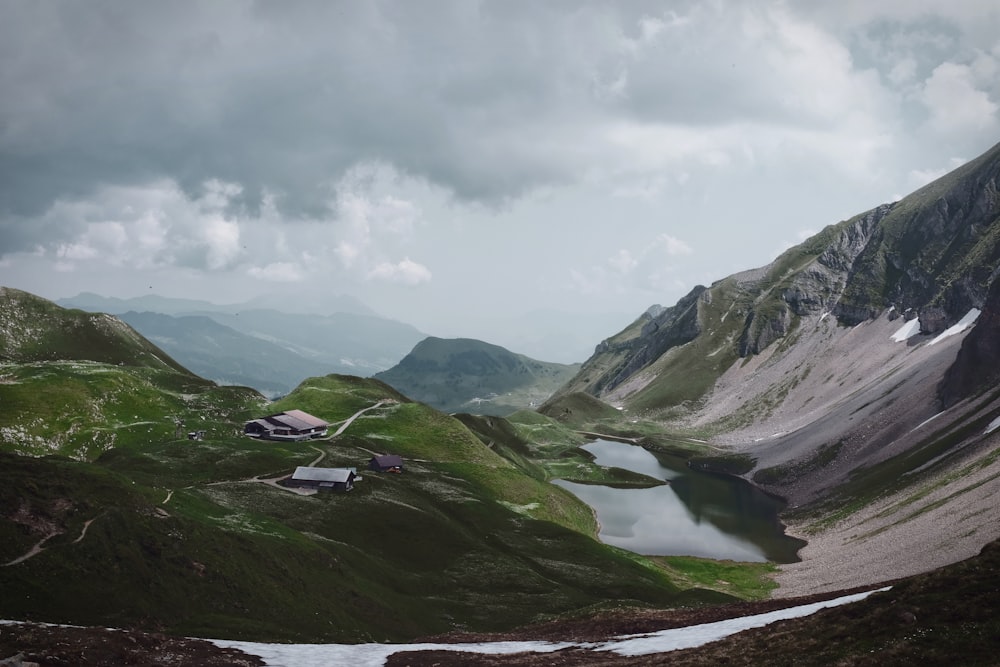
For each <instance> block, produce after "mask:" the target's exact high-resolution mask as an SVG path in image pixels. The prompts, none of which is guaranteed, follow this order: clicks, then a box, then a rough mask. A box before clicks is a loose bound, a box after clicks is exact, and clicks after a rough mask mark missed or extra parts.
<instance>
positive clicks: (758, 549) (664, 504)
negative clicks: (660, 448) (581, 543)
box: [553, 440, 805, 563]
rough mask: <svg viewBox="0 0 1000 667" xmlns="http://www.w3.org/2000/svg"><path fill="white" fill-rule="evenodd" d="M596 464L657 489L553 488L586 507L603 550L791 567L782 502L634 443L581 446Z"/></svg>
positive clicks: (794, 546)
mask: <svg viewBox="0 0 1000 667" xmlns="http://www.w3.org/2000/svg"><path fill="white" fill-rule="evenodd" d="M582 449H584V450H586V451H587V452H589V453H590V454H592V455H593V456H594V457H595V459H594V462H595V463H597V464H598V465H602V466H608V467H617V468H623V469H625V470H630V471H632V472H636V473H640V474H643V475H646V476H648V477H651V478H653V479H656V480H661V481H662V482H663V484H660V485H658V486H652V487H649V488H618V487H612V486H605V485H599V484H580V483H577V482H569V481H566V480H561V479H560V480H554V481H553V483H554V484H556V485H558V486H560V487H562V488H564V489H566V490H567V491H569V492H570V493H572V494H573V495H575V496H577V497H578V498H579V499H580V500H582V501H583V502H585V503H587V504H588V505H590V506H591V507H592V508H593V509H594V512H595V513H596V515H597V520H598V521H599V522H600V526H601V529H600V533H599V538H600V539H601V541H602V542H605V543H606V544H611V545H613V546H616V547H620V548H622V549H627V550H629V551H633V552H636V553H639V554H643V555H648V556H699V557H702V558H711V559H714V560H733V561H744V562H764V561H771V562H774V563H794V562H796V561H798V560H799V557H798V550H799V549H801V548H802V547H803V546H804V545H805V542H804V541H803V540H800V539H797V538H794V537H790V536H788V535H786V534H785V532H784V526H783V525H782V524H781V521H780V520H779V519H778V512H780V511H781V509H783V507H784V502H782V501H781V500H780V499H778V498H774V497H772V496H769V495H767V494H766V493H764V492H763V491H761V490H760V489H758V488H757V487H755V486H754V485H752V484H750V483H749V482H747V481H746V480H743V479H740V478H738V477H733V476H730V475H722V474H717V473H710V472H702V471H699V470H694V469H692V468H689V467H688V466H687V463H686V461H685V460H684V459H683V458H680V457H676V456H670V455H668V454H660V453H658V454H655V455H654V454H653V453H652V452H650V451H648V450H646V449H644V448H642V447H641V446H639V445H632V444H627V443H624V442H614V441H610V440H596V441H594V442H591V443H588V444H586V445H584V446H583V447H582Z"/></svg>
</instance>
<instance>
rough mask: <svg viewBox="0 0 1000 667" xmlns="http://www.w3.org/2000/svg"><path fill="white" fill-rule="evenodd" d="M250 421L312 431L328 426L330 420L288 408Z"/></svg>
mask: <svg viewBox="0 0 1000 667" xmlns="http://www.w3.org/2000/svg"><path fill="white" fill-rule="evenodd" d="M249 423H257V424H260V425H261V426H264V427H265V428H266V429H270V428H273V427H274V426H286V427H288V428H290V429H292V430H294V431H310V430H312V429H316V428H326V427H327V426H329V425H330V424H329V422H326V421H323V420H322V419H320V418H319V417H314V416H312V415H311V414H309V413H308V412H303V411H302V410H286V411H285V412H279V413H277V414H274V415H268V416H267V417H262V418H260V419H254V420H253V421H252V422H249Z"/></svg>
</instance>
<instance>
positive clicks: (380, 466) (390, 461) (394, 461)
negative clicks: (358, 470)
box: [368, 454, 403, 472]
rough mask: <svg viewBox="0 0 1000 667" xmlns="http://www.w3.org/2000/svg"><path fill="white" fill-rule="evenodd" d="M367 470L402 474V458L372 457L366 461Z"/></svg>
mask: <svg viewBox="0 0 1000 667" xmlns="http://www.w3.org/2000/svg"><path fill="white" fill-rule="evenodd" d="M368 468H369V469H370V470H374V471H376V472H403V457H402V456H400V455H399V454H382V455H377V456H373V457H372V458H371V460H370V461H368Z"/></svg>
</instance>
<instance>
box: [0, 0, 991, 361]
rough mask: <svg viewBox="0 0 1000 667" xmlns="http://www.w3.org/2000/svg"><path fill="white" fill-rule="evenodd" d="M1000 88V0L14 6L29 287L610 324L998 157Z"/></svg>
mask: <svg viewBox="0 0 1000 667" xmlns="http://www.w3.org/2000/svg"><path fill="white" fill-rule="evenodd" d="M998 106H1000V3H997V2H994V1H993V0H973V1H969V0H950V1H949V2H947V3H945V2H941V1H940V0H934V1H933V2H930V1H923V0H893V1H884V0H883V1H880V2H871V1H869V0H859V1H850V0H848V1H842V2H811V1H810V2H805V1H803V2H795V1H788V2H778V1H774V2H768V1H760V2H756V1H753V0H748V1H746V2H667V1H660V2H639V1H635V2H585V1H583V0H574V1H572V2H570V1H567V2H559V1H548V2H537V1H534V0H530V1H527V0H526V1H523V2H518V1H511V0H495V1H491V0H482V1H480V2H475V1H473V0H455V1H454V2H447V1H444V0H426V1H412V0H398V1H386V2H382V1H372V2H363V1H360V0H351V1H349V2H341V3H337V2H329V1H327V0H323V1H316V2H309V1H301V2H287V1H286V2H253V1H250V0H239V1H235V0H234V1H228V0H213V1H212V2H200V1H199V2H183V1H179V2H152V1H149V2H145V1H132V0H118V1H115V2H102V1H99V0H92V1H88V2H64V1H59V2H48V1H45V0H0V284H3V285H7V286H11V287H17V288H20V289H24V290H27V291H29V292H33V293H35V294H39V295H41V296H44V297H47V298H59V297H67V296H73V295H75V294H77V293H79V292H81V291H92V292H97V293H100V294H104V295H109V296H119V297H129V296H139V295H142V294H149V293H155V294H160V295H165V296H178V297H190V298H202V299H207V300H210V301H215V302H218V303H227V302H237V301H242V300H245V299H249V298H252V297H254V296H257V295H260V294H265V293H289V294H296V295H301V296H302V297H305V298H309V299H313V300H315V301H317V302H319V301H320V300H321V299H322V297H323V295H324V294H349V295H352V296H355V297H357V298H358V299H360V300H361V301H363V302H364V303H366V304H367V305H369V306H370V307H372V308H373V309H375V310H376V311H378V312H380V313H381V314H384V315H387V316H390V317H394V318H396V319H400V320H403V321H406V322H409V323H412V324H414V325H416V326H418V327H419V328H420V329H421V330H423V331H425V332H426V333H429V334H433V335H440V336H459V335H468V336H474V337H479V338H485V339H487V340H490V331H489V330H488V329H489V327H491V326H494V324H492V323H491V324H487V322H488V321H489V322H492V320H493V318H494V317H495V316H497V315H498V314H509V315H510V316H512V317H514V316H518V315H520V314H522V313H526V312H530V311H533V310H537V309H546V310H561V311H564V312H568V313H594V314H597V313H615V314H624V318H625V319H624V321H622V322H621V323H620V324H621V326H615V327H613V328H612V330H608V331H605V332H603V333H602V334H601V336H602V337H603V336H606V335H611V334H613V333H615V331H617V330H618V329H620V328H622V327H623V326H625V325H626V324H628V321H629V320H630V319H631V318H632V317H634V316H637V315H638V314H640V313H641V312H642V311H644V310H645V309H646V308H647V307H648V306H649V305H651V304H654V303H660V304H663V305H672V304H673V303H675V302H676V301H677V299H678V298H680V297H681V296H683V295H684V294H686V293H687V292H688V291H689V290H690V289H691V288H692V287H694V286H695V285H697V284H706V285H707V284H710V283H711V282H713V281H715V280H718V279H720V278H723V277H725V276H727V275H729V274H731V273H734V272H736V271H740V270H744V269H748V268H753V267H756V266H761V265H764V264H767V263H768V262H769V261H770V260H771V259H773V258H774V257H775V256H776V255H777V254H778V253H779V252H780V251H782V250H783V249H785V248H786V247H788V246H790V245H792V244H795V243H798V242H800V241H801V240H803V239H804V238H806V237H807V236H809V235H810V234H812V233H815V232H817V231H819V230H820V229H822V228H823V227H825V226H826V225H828V224H831V223H835V222H838V221H840V220H842V219H845V218H847V217H850V216H852V215H854V214H856V213H860V212H862V211H864V210H867V209H869V208H871V207H873V206H876V205H878V204H880V203H882V202H886V201H890V200H892V199H895V198H898V197H900V196H902V195H905V194H907V193H909V192H911V191H913V190H914V189H916V188H917V187H919V186H921V185H923V184H925V183H927V182H928V181H930V180H931V179H933V178H935V177H936V176H938V175H941V174H943V173H945V172H947V171H949V170H951V169H953V168H954V167H955V166H957V165H958V164H961V163H962V162H964V161H967V160H969V159H971V158H974V157H976V156H977V155H979V154H981V153H983V152H984V151H986V150H987V149H988V148H990V147H991V146H992V145H993V144H994V143H996V142H997V141H998V140H1000V113H998ZM497 326H498V325H497ZM497 331H498V334H497V336H496V337H494V338H502V336H500V334H499V329H498V330H497ZM598 340H599V339H598ZM492 342H499V343H500V344H504V342H505V341H504V340H493V341H492ZM594 342H595V343H596V342H597V341H594ZM516 351H519V350H516Z"/></svg>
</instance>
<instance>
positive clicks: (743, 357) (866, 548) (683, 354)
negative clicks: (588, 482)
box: [541, 145, 1000, 587]
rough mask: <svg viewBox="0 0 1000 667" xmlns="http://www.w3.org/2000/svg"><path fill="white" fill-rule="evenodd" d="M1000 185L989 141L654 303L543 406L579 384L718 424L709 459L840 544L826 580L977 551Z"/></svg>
mask: <svg viewBox="0 0 1000 667" xmlns="http://www.w3.org/2000/svg"><path fill="white" fill-rule="evenodd" d="M998 192H1000V145H998V146H996V147H994V148H992V149H991V150H989V151H988V152H987V153H985V154H984V155H982V156H981V157H979V158H977V159H975V160H973V161H971V162H969V163H967V164H966V165H964V166H962V167H960V168H959V169H957V170H956V171H954V172H952V173H950V174H948V175H946V176H944V177H942V178H940V179H938V180H937V181H934V182H933V183H930V184H929V185H927V186H925V187H923V188H921V189H920V190H918V191H916V192H914V193H913V194H911V195H909V196H908V197H905V198H904V199H902V200H900V201H898V202H895V203H892V204H885V205H882V206H878V207H876V208H874V209H872V210H870V211H867V212H865V213H862V214H860V215H858V216H855V217H854V218H851V219H849V220H846V221H843V222H840V223H838V224H835V225H831V226H829V227H827V228H826V229H824V230H823V231H821V232H820V233H819V234H817V235H816V236H814V237H813V238H811V239H809V240H807V241H806V242H805V243H803V244H801V245H799V246H797V247H794V248H791V249H790V250H788V251H786V252H785V253H783V254H782V255H781V256H779V257H778V258H776V259H775V260H774V262H772V263H771V264H769V265H768V266H766V267H762V268H760V269H756V270H751V271H745V272H742V273H739V274H735V275H732V276H729V277H727V278H724V279H722V280H719V281H717V282H716V283H714V284H712V285H711V286H709V287H704V286H699V287H696V288H695V289H694V290H692V291H691V292H690V293H689V294H688V295H686V296H685V297H684V298H682V299H681V300H680V301H678V302H677V303H676V304H675V305H673V306H670V307H666V308H664V307H661V306H653V307H651V308H650V309H649V310H648V311H647V312H645V313H643V314H642V315H641V316H640V317H639V318H637V319H636V320H635V321H634V322H632V323H631V324H630V325H629V326H628V327H626V328H625V329H624V330H622V331H621V332H620V333H618V334H617V335H615V336H612V337H610V338H607V339H606V340H604V341H603V342H602V343H601V344H600V345H599V346H598V347H597V350H596V352H595V354H594V355H593V356H592V357H591V358H590V359H588V360H587V361H586V362H585V363H584V364H583V366H582V368H581V370H580V372H579V373H578V374H577V376H576V377H575V378H573V379H572V380H571V381H570V382H568V383H567V384H566V385H565V386H564V387H562V388H561V389H560V390H559V392H557V394H556V395H555V396H554V397H553V398H552V399H550V401H549V402H548V403H547V404H546V405H544V406H543V407H542V408H541V412H542V413H544V414H547V415H550V416H552V417H554V418H560V419H565V418H564V417H563V416H562V415H563V413H564V412H565V405H566V403H567V401H569V400H571V399H572V398H573V396H575V395H576V394H575V392H583V393H585V394H587V395H589V396H590V397H592V398H597V399H600V400H601V401H603V402H605V403H608V404H611V405H613V406H615V407H617V408H619V409H620V410H621V412H622V414H623V416H625V418H626V420H627V421H628V422H629V423H635V424H642V423H649V422H652V423H656V424H657V425H658V426H660V427H663V428H667V429H670V430H674V431H675V432H676V433H678V434H684V435H686V436H688V437H692V438H698V439H701V440H707V441H709V442H710V444H712V445H713V446H715V447H717V448H719V449H720V453H719V455H717V456H714V457H709V458H708V459H706V460H704V461H702V462H701V463H700V465H704V466H706V467H709V468H712V467H716V468H718V469H720V470H725V471H727V472H730V473H738V474H741V475H743V476H745V477H747V478H748V479H752V480H753V481H755V482H756V483H757V484H759V485H761V486H763V487H764V488H765V489H767V490H769V491H771V492H773V493H775V494H778V495H780V496H782V497H784V498H786V499H787V500H788V501H789V503H790V506H791V507H792V508H794V510H793V511H791V512H790V513H788V514H787V517H788V518H789V519H790V520H792V521H793V526H794V527H795V529H796V530H798V531H800V532H801V531H807V532H809V533H810V534H814V535H818V536H821V537H822V539H821V540H818V541H820V542H822V543H824V544H827V545H829V544H831V543H835V544H836V545H837V548H832V547H828V548H827V549H826V553H827V554H830V555H829V556H826V555H824V554H823V553H820V552H817V553H816V554H815V556H814V558H813V565H812V566H811V567H812V569H811V570H810V574H811V576H813V577H817V576H818V575H817V572H819V571H822V572H823V574H822V575H821V577H822V579H821V580H822V582H824V583H823V584H820V583H819V582H818V581H817V583H816V585H817V586H821V585H822V586H826V587H836V586H846V585H847V583H848V582H849V581H852V580H853V581H858V572H859V571H860V572H865V577H873V578H874V577H877V576H879V575H878V574H876V573H881V574H882V575H883V576H884V577H885V578H888V577H887V576H886V574H887V571H886V568H885V566H880V565H879V562H883V563H884V562H892V563H893V564H894V567H895V569H894V570H893V571H894V572H896V573H897V574H906V573H913V572H916V571H922V570H923V569H927V568H929V567H933V566H936V565H941V564H945V563H947V562H952V561H953V560H955V559H957V558H961V557H967V556H971V555H974V554H975V553H976V552H977V551H978V549H980V548H981V547H982V546H983V545H984V544H985V542H986V541H988V540H989V539H991V538H996V537H1000V530H998V528H997V527H996V519H997V512H996V510H995V509H994V503H993V502H992V501H990V500H989V497H990V496H989V491H988V490H990V489H991V490H993V492H1000V481H998V480H1000V468H998V465H997V463H996V458H997V457H996V445H995V442H994V440H995V439H994V437H993V436H991V433H992V429H993V428H994V426H993V424H994V422H993V420H994V419H996V418H997V416H998V415H1000V393H998V392H997V391H996V384H995V382H996V379H997V377H998V375H997V372H996V366H995V365H994V362H995V361H996V360H997V359H998V357H1000V337H998V336H997V335H996V334H997V320H998V318H1000V309H998V306H1000V297H998V295H997V290H998V289H1000V288H997V287H996V286H995V285H996V282H997V281H996V276H997V275H998V273H1000V195H998ZM593 414H596V413H593ZM574 418H575V419H579V414H578V413H576V414H575V416H574ZM633 428H635V427H633ZM957 480H961V481H962V483H956V481H957ZM974 480H975V481H974ZM876 507H877V508H880V509H879V511H878V512H875V510H874V509H873V508H876ZM873 512H874V514H873ZM956 514H958V515H959V516H961V517H963V520H962V521H956V520H954V519H953V518H951V517H952V516H954V515H956ZM851 535H853V536H854V538H853V540H852V539H851V537H850V536H851ZM858 535H864V536H865V537H864V539H861V538H859V537H858ZM810 542H811V543H812V542H813V540H810ZM904 545H905V546H904ZM810 548H811V547H806V549H805V553H806V555H807V557H805V558H804V561H809V560H810V558H809V557H808V556H809V553H810ZM918 551H919V552H920V554H921V555H920V556H917V555H916V553H917V552H918ZM834 555H836V558H839V559H840V561H841V562H842V563H843V565H842V566H838V565H837V564H836V563H834V562H833V560H834ZM796 567H798V566H795V565H793V566H788V568H787V569H789V570H795V569H796ZM824 567H827V568H828V569H823V568H824ZM803 576H805V575H803ZM852 577H853V579H852ZM780 580H781V577H779V581H780Z"/></svg>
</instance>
